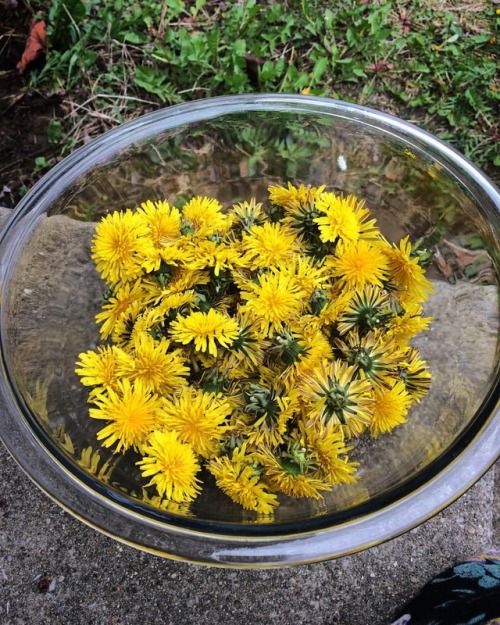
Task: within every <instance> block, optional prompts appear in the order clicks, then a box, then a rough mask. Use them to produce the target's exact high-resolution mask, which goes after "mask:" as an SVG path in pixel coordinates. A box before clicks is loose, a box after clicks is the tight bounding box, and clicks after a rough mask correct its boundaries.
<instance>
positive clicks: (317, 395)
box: [299, 360, 372, 438]
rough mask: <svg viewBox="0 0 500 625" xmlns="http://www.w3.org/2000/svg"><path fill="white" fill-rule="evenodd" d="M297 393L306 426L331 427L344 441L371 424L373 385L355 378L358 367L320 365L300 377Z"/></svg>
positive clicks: (333, 363)
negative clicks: (298, 392)
mask: <svg viewBox="0 0 500 625" xmlns="http://www.w3.org/2000/svg"><path fill="white" fill-rule="evenodd" d="M299 390H300V392H301V393H302V397H303V400H304V403H305V406H304V408H305V411H306V414H307V418H308V424H311V425H312V424H317V425H321V426H323V427H326V428H329V427H334V429H337V430H339V431H342V432H343V433H344V434H345V436H346V437H347V438H350V437H352V436H358V435H359V434H361V433H362V432H363V431H364V430H365V429H366V427H367V426H368V425H369V424H370V419H371V408H370V406H371V403H372V384H371V382H370V381H369V380H367V379H359V378H358V376H357V367H353V366H349V365H348V364H347V363H346V362H344V361H342V360H333V361H332V362H331V363H329V362H323V363H321V365H320V366H319V367H317V368H316V369H314V371H313V373H312V374H311V375H310V376H305V377H304V378H303V380H302V381H301V385H300V389H299ZM336 426H339V427H336Z"/></svg>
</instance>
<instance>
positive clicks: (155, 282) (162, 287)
mask: <svg viewBox="0 0 500 625" xmlns="http://www.w3.org/2000/svg"><path fill="white" fill-rule="evenodd" d="M209 282H210V274H209V272H208V271H190V270H188V269H186V268H185V267H182V268H180V267H173V268H171V274H170V277H169V279H168V280H166V281H165V280H162V279H160V280H159V279H158V277H156V276H154V274H150V275H149V276H148V277H147V278H144V279H143V280H142V281H141V286H142V287H143V289H144V290H145V292H146V295H145V298H146V301H148V302H151V303H154V304H158V303H160V302H161V301H162V300H163V299H164V298H166V297H170V296H171V295H173V294H174V293H183V292H184V291H188V290H190V289H193V288H194V287H195V286H200V285H202V284H208V283H209Z"/></svg>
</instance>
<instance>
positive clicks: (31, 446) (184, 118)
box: [0, 94, 500, 567]
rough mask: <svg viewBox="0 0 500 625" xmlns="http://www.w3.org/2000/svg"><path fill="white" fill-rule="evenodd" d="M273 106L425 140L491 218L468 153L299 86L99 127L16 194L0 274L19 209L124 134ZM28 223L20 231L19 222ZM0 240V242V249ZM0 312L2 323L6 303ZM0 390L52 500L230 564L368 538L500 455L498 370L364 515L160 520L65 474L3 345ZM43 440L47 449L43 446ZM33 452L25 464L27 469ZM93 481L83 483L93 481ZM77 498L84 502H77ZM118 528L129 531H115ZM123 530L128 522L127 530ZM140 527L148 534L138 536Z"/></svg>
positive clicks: (94, 521)
mask: <svg viewBox="0 0 500 625" xmlns="http://www.w3.org/2000/svg"><path fill="white" fill-rule="evenodd" d="M257 111H264V112H265V111H268V112H269V111H272V112H283V113H287V112H288V113H293V114H297V113H305V114H319V115H326V116H333V117H335V118H337V119H339V118H340V119H342V118H344V119H346V120H349V121H356V122H358V123H360V124H362V125H365V126H370V127H373V128H376V129H378V130H379V131H381V132H384V133H386V134H392V135H394V136H397V137H398V138H399V139H403V140H404V141H405V142H406V143H407V144H408V147H409V148H410V149H411V147H412V146H414V147H415V148H417V149H418V148H419V147H420V148H422V147H424V148H425V149H426V150H427V151H430V152H432V153H433V154H436V155H438V156H439V157H440V159H441V160H444V161H446V163H447V166H448V167H449V170H450V171H451V172H452V173H453V174H454V175H455V176H456V177H457V178H458V179H459V180H461V181H462V183H463V184H464V185H466V186H467V189H468V191H469V192H470V193H471V194H474V195H475V197H477V198H479V199H480V200H481V202H482V203H483V206H484V210H485V212H486V215H487V216H488V217H489V218H490V219H491V221H492V222H493V223H495V224H497V226H496V229H497V230H498V223H499V219H500V192H499V191H498V189H497V188H496V187H495V185H494V184H493V183H492V182H491V181H490V180H489V179H488V178H487V177H486V176H485V175H484V174H483V173H482V172H481V171H480V170H479V169H478V168H476V167H475V166H474V165H473V164H472V163H471V162H470V161H469V160H468V159H466V158H465V157H464V156H463V155H461V154H460V153H459V152H457V151H456V150H454V149H453V148H452V147H451V146H449V145H448V144H446V143H444V142H443V141H441V140H439V139H437V138H436V137H434V136H433V135H431V134H430V133H427V132H425V131H423V130H421V129H420V128H418V127H417V126H414V125H413V124H410V123H408V122H405V121H403V120H401V119H398V118H396V117H393V116H391V115H387V114H384V113H381V112H378V111H376V110H373V109H370V108H367V107H362V106H359V105H354V104H350V103H347V102H343V101H338V100H331V99H328V98H319V97H313V96H305V95H286V94H276V95H275V94H262V95H242V96H228V97H220V98H209V99H205V100H197V101H193V102H189V103H187V104H181V105H177V106H172V107H167V108H165V109H160V110H158V111H155V112H153V113H149V114H147V115H144V116H142V117H139V118H137V119H135V120H132V121H130V122H127V123H125V124H123V125H122V126H120V127H118V128H116V129H113V130H110V131H108V132H107V133H105V134H103V135H102V136H100V137H98V138H97V139H94V140H93V141H91V142H90V143H89V144H87V145H86V146H83V147H81V148H79V149H78V150H76V151H75V152H74V153H72V154H71V155H69V156H68V157H66V158H65V159H64V160H63V161H61V163H59V164H58V165H56V166H55V167H54V168H53V169H52V170H51V171H49V172H48V173H47V174H46V175H45V176H44V177H43V178H42V179H41V180H40V181H39V182H38V183H37V184H36V185H35V186H34V187H33V189H32V190H31V191H30V192H29V193H28V194H27V195H26V196H25V198H24V199H23V200H22V201H21V202H20V204H19V205H18V207H17V208H16V209H15V211H14V212H13V214H12V216H11V217H10V219H9V220H8V222H7V224H6V225H5V226H4V228H3V230H2V232H1V233H0V259H1V260H2V266H1V269H0V271H1V274H0V277H1V278H2V279H1V282H2V283H3V282H4V280H5V278H6V277H7V275H8V272H9V260H10V259H12V258H15V255H16V253H17V251H18V250H19V248H20V247H21V246H22V243H23V240H24V237H22V236H21V237H19V238H18V240H17V241H16V242H14V243H13V242H12V241H10V242H9V241H8V240H7V239H8V234H9V232H11V230H12V228H14V227H15V225H16V224H17V223H18V222H19V220H21V219H23V218H24V217H26V216H27V215H28V213H29V214H30V220H31V222H30V223H34V221H35V220H36V218H37V217H38V216H39V215H41V214H43V213H44V212H46V211H47V210H48V209H49V208H50V206H51V204H52V203H53V201H54V199H55V198H57V197H58V196H59V194H60V193H61V192H62V190H64V189H65V188H68V186H69V185H71V184H72V183H74V182H75V181H76V180H77V179H78V178H79V177H80V176H82V175H83V174H85V173H86V172H88V171H89V170H91V169H93V168H95V167H96V166H97V165H99V164H104V163H106V161H107V160H108V159H109V158H110V157H112V156H114V155H116V154H118V153H119V152H120V150H122V149H124V148H126V147H127V146H129V145H130V144H131V143H134V142H135V141H141V140H144V139H145V138H147V137H151V136H154V135H156V134H158V133H160V132H165V131H167V130H169V129H173V128H177V127H179V126H184V125H187V124H192V123H196V122H203V121H207V120H210V119H214V118H218V117H221V116H223V115H229V114H232V113H242V112H244V113H252V112H257ZM27 232H30V229H29V228H27ZM2 248H4V249H2ZM0 314H1V318H2V320H3V318H4V316H5V315H6V312H5V310H1V307H0ZM2 343H3V338H2ZM1 366H2V376H1V378H0V397H2V399H3V400H4V404H5V406H4V410H5V411H6V418H5V419H3V421H2V423H3V425H2V426H0V439H1V440H2V441H3V442H4V444H5V446H6V447H7V449H8V450H9V452H10V453H11V455H12V456H13V457H14V458H15V460H16V461H17V462H18V464H19V465H20V466H21V468H22V469H23V470H24V471H25V472H26V473H27V474H28V476H29V477H30V478H31V479H32V480H33V481H34V482H35V483H36V484H37V485H38V486H39V487H40V488H41V489H42V490H44V492H46V494H48V495H49V496H50V497H51V498H52V499H54V500H55V501H56V502H57V503H58V504H59V505H61V506H62V507H63V508H65V509H66V510H68V511H69V512H71V513H72V514H73V515H75V516H77V517H78V518H80V519H81V520H82V521H84V522H86V523H88V524H90V525H92V526H94V527H96V528H97V529H99V530H100V531H102V532H104V533H106V534H109V535H111V536H113V537H115V538H117V539H118V540H121V541H123V542H126V543H129V544H132V545H134V546H136V547H140V548H143V549H145V550H148V551H152V552H155V553H160V554H162V555H167V556H169V557H173V558H180V559H183V560H187V561H193V562H199V563H208V564H211V565H220V566H233V567H272V566H285V565H291V564H305V563H310V562H315V561H321V560H324V559H328V558H332V557H339V556H343V555H347V554H348V553H353V552H355V551H358V550H361V549H364V548H367V547H369V546H373V545H375V544H378V543H380V542H382V541H384V540H388V539H390V538H392V537H394V536H397V535H399V534H401V533H403V532H405V531H407V530H409V529H411V528H412V527H415V526H416V525H418V524H420V523H421V522H423V521H425V520H427V519H428V518H430V517H431V516H433V515H434V514H436V513H437V512H439V511H440V510H441V509H443V508H444V507H446V506H447V505H448V504H450V503H451V502H452V501H454V500H455V499H456V498H458V497H459V496H460V495H461V494H463V493H464V492H465V491H466V490H467V489H468V488H469V487H470V486H471V485H472V484H473V483H474V482H475V481H477V480H478V479H479V478H480V477H481V476H482V475H483V473H484V472H485V471H486V470H487V469H488V468H489V467H490V466H491V465H492V464H493V463H494V462H495V461H496V460H497V458H498V455H499V453H500V408H499V401H498V395H499V385H500V382H499V372H498V371H497V372H496V379H495V383H494V384H493V385H492V388H491V390H490V393H489V395H488V397H487V398H486V399H485V401H484V402H483V405H482V406H481V409H480V410H479V411H478V414H477V415H476V418H475V419H474V421H473V422H472V423H471V424H470V426H469V427H468V428H467V430H466V431H465V432H464V433H463V434H462V435H461V437H460V438H459V439H458V440H457V441H456V443H455V444H454V445H453V447H452V449H450V450H449V451H448V452H447V453H446V454H444V455H443V456H442V457H441V458H439V459H438V460H437V461H435V462H434V463H432V464H431V465H429V466H428V467H426V469H425V470H424V471H422V472H421V473H420V474H419V475H418V476H417V477H416V478H415V479H412V480H410V481H409V482H408V483H407V484H405V485H404V486H405V488H402V489H399V488H398V489H395V492H394V493H391V494H390V496H388V497H387V500H386V501H385V502H379V503H380V504H381V507H380V508H379V509H376V510H375V511H374V512H370V511H369V510H368V511H366V513H365V510H364V508H363V507H360V516H359V517H357V518H354V519H350V520H348V521H345V522H340V523H338V524H337V525H335V526H333V527H328V516H327V517H325V518H324V519H323V520H322V522H320V523H317V522H316V523H315V522H311V523H310V524H308V523H306V524H304V527H301V528H297V527H293V524H282V525H278V527H274V528H271V526H269V527H268V528H267V530H266V529H265V528H266V526H265V525H263V526H260V528H259V527H258V526H236V525H235V526H231V525H230V524H217V523H206V524H204V523H201V524H198V523H196V522H195V523H194V524H192V523H190V522H189V521H187V522H186V523H185V524H183V523H182V524H178V523H176V522H174V523H172V524H169V523H164V522H161V521H159V520H158V519H155V518H154V515H151V516H144V515H143V514H140V513H138V512H137V511H136V510H135V509H134V508H133V507H130V506H127V505H120V503H119V502H118V501H116V500H115V501H111V500H110V499H109V498H108V497H106V496H105V494H104V492H103V490H104V489H100V488H98V487H97V488H96V487H95V484H92V482H93V480H91V479H90V478H88V477H87V478H86V479H85V478H84V479H82V477H83V474H82V475H77V474H78V471H77V472H76V473H75V474H74V473H73V471H72V470H71V468H70V467H68V466H66V465H67V464H68V463H67V461H65V459H64V458H63V457H62V455H61V454H59V453H58V452H57V450H56V448H55V446H54V445H52V444H50V441H45V443H44V442H43V439H44V438H45V436H44V435H43V433H42V432H41V430H40V429H39V428H38V430H39V432H38V433H37V428H36V427H33V426H34V425H36V424H34V420H33V419H32V417H31V416H30V414H29V411H28V409H27V408H26V406H24V403H23V401H22V398H21V397H19V395H18V393H17V391H16V389H15V388H12V386H11V385H10V384H9V374H8V370H7V364H6V362H5V360H4V353H3V348H2V361H1ZM49 449H51V451H52V453H51V452H50V451H49ZM33 458H35V459H36V463H35V464H36V467H37V468H36V470H34V469H33V466H34V463H33ZM93 486H94V487H93ZM82 502H83V503H82ZM126 527H128V529H125V528H126ZM131 527H132V528H133V529H132V530H130V528H131ZM145 533H147V535H148V539H147V540H146V539H144V538H142V537H141V534H142V535H144V534H145Z"/></svg>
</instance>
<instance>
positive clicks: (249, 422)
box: [235, 384, 300, 447]
mask: <svg viewBox="0 0 500 625" xmlns="http://www.w3.org/2000/svg"><path fill="white" fill-rule="evenodd" d="M243 396H244V406H243V410H242V412H241V413H240V415H239V418H238V415H236V418H235V424H236V425H237V426H238V427H241V432H242V434H243V435H244V437H245V439H246V440H247V441H248V444H249V445H251V446H259V445H261V444H264V445H270V446H271V447H275V446H277V445H279V444H281V443H282V442H283V436H284V434H285V431H286V428H287V424H288V423H289V422H290V421H291V419H292V418H293V416H294V414H295V413H296V412H298V411H299V408H300V406H299V396H298V392H297V390H291V391H290V393H288V394H285V393H284V392H283V391H281V390H280V389H276V388H272V387H268V386H264V385H261V384H249V385H248V386H247V387H246V388H244V389H243Z"/></svg>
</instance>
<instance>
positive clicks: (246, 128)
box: [0, 95, 500, 567]
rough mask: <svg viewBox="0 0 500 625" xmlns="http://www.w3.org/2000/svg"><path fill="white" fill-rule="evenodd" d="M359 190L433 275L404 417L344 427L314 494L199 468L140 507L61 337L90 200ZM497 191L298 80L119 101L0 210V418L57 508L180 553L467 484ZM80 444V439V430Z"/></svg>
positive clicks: (417, 517) (432, 142) (413, 519)
mask: <svg viewBox="0 0 500 625" xmlns="http://www.w3.org/2000/svg"><path fill="white" fill-rule="evenodd" d="M288 181H292V182H293V183H294V184H304V185H311V186H319V185H321V184H326V185H327V187H328V188H329V189H331V190H333V191H336V192H343V193H344V194H348V193H352V194H354V195H356V196H357V197H358V198H359V199H363V200H365V201H366V205H367V206H368V207H369V208H370V209H371V210H372V212H373V215H374V216H375V217H376V218H377V220H378V224H379V226H380V228H381V230H382V232H383V234H384V235H385V236H386V237H387V238H388V239H389V240H390V241H398V240H399V239H401V238H402V237H404V236H406V235H407V234H408V235H410V237H411V239H412V240H417V239H419V238H424V239H425V241H426V242H427V243H428V244H429V245H430V246H431V247H432V250H433V252H434V262H433V265H432V266H431V267H430V269H429V272H428V277H429V279H431V280H432V282H433V283H434V285H435V293H434V295H432V296H431V297H430V299H429V301H428V303H427V304H426V307H425V310H424V314H426V315H427V314H429V315H433V316H434V321H433V323H432V326H431V329H430V330H429V331H428V332H424V333H422V335H419V337H418V339H417V341H416V345H417V347H418V349H419V350H420V352H421V354H422V357H423V358H424V359H425V360H426V361H427V363H428V365H429V367H430V370H431V372H432V376H433V377H432V385H431V390H430V392H429V394H428V395H427V396H426V397H425V398H424V399H423V401H422V402H421V403H420V404H419V405H417V406H416V407H414V408H413V409H412V412H411V415H410V418H409V419H408V422H407V423H405V424H404V425H401V426H399V427H397V428H396V429H395V430H394V431H393V433H392V434H390V435H388V436H383V437H379V438H378V439H377V440H376V441H369V440H365V439H364V437H361V438H360V439H359V441H358V443H357V446H356V448H355V450H354V452H353V456H352V459H353V460H356V459H357V458H360V457H362V458H363V462H362V464H361V466H360V470H359V475H360V479H359V481H358V482H357V483H356V484H351V485H343V486H339V487H337V488H334V489H333V491H332V492H331V493H328V494H326V495H325V497H324V500H322V501H319V502H318V501H316V500H311V499H300V500H297V499H287V498H284V499H283V501H282V502H281V505H280V506H279V508H278V509H277V512H276V514H275V516H274V518H273V519H272V520H266V519H261V518H259V517H257V516H256V515H255V514H254V513H252V512H248V511H245V510H242V509H241V508H240V507H239V506H237V505H235V504H233V503H232V502H231V501H230V500H229V499H228V498H227V497H226V496H225V495H223V494H220V493H219V492H218V491H216V490H214V489H211V488H206V489H205V490H204V491H203V494H202V495H201V496H200V497H199V498H198V499H197V500H196V502H195V503H194V505H193V506H192V507H191V509H190V511H189V512H184V511H183V510H182V509H173V510H171V511H166V510H159V509H157V508H155V507H153V506H152V505H150V503H148V501H146V500H144V498H143V497H142V495H141V493H142V487H143V485H144V484H143V483H142V482H141V480H140V476H138V475H137V471H134V470H133V469H131V466H132V467H133V465H131V464H130V463H127V459H126V457H122V456H120V457H117V456H116V455H113V454H111V453H109V454H108V455H106V453H105V452H102V453H101V455H100V457H99V458H98V457H97V456H96V455H94V452H95V450H97V449H98V445H97V442H96V431H97V429H99V427H101V425H99V424H97V427H96V423H95V422H94V420H92V419H89V418H88V404H87V390H86V389H84V388H83V387H82V386H81V385H80V382H79V379H78V377H77V376H76V374H75V362H76V360H77V358H78V354H79V353H80V352H82V351H85V350H87V349H91V348H92V347H94V346H95V345H96V344H97V343H98V340H99V334H98V327H97V326H96V324H95V321H94V317H95V314H96V312H98V311H99V307H100V305H101V303H102V296H103V284H102V282H101V280H100V278H99V276H98V274H97V273H96V271H95V269H94V266H93V263H92V262H91V260H90V241H91V237H92V234H93V231H94V228H95V225H96V222H97V220H98V219H99V218H100V217H101V216H103V215H105V214H107V213H108V212H109V211H112V210H115V209H126V208H131V209H134V208H135V207H136V206H138V205H140V204H141V203H142V202H144V201H146V200H148V199H153V200H158V199H167V200H169V202H171V203H176V202H178V201H182V200H183V199H185V198H188V197H191V196H193V195H198V194H201V195H208V196H211V197H215V198H217V199H218V200H219V201H220V202H221V203H222V204H223V205H224V206H231V205H232V204H233V203H234V202H236V201H241V200H248V199H249V198H250V197H251V196H255V197H256V198H257V200H259V201H262V200H265V198H266V197H267V195H266V194H267V187H268V186H269V185H270V184H286V183H287V182H288ZM499 234H500V195H499V192H498V190H497V189H496V188H495V187H494V185H493V184H492V183H491V182H490V181H489V180H488V179H487V178H486V177H485V176H484V175H483V174H482V173H481V172H480V171H479V170H478V169H476V168H475V167H474V166H473V165H472V164H471V163H470V162H469V161H467V160H466V159H465V158H464V157H462V156H461V155H460V154H459V153H457V152H456V151H455V150H453V149H452V148H450V147H449V146H448V145H446V144H445V143H443V142H441V141H439V140H438V139H436V138H435V137H433V136H431V135H430V134H428V133H426V132H424V131H422V130H420V129H419V128H417V127H415V126H413V125H411V124H409V123H406V122H404V121H401V120H399V119H397V118H395V117H391V116H388V115H385V114H382V113H379V112H376V111H374V110H370V109H368V108H363V107H359V106H355V105H352V104H347V103H345V102H339V101H333V100H328V99H323V98H316V97H309V96H288V95H253V96H235V97H224V98H214V99H208V100H201V101H196V102H192V103H189V104H183V105H179V106H174V107H170V108H166V109H164V110H160V111H157V112H155V113H152V114H149V115H145V116H144V117H141V118H138V119H135V120H134V121H131V122H129V123H126V124H124V125H123V126H121V127H119V128H117V129H115V130H112V131H110V132H108V133H106V134H104V135H103V136H101V137H99V138H98V139H96V140H94V141H92V142H91V143H89V144H88V145H86V146H84V147H82V148H80V149H79V150H77V151H76V152H75V153H73V154H72V155H71V156H69V157H68V158H66V159H65V160H63V161H62V162H61V163H59V164H58V165H57V166H56V167H54V169H53V170H52V171H50V172H49V173H48V174H47V175H46V176H45V177H44V178H43V179H42V180H41V181H40V182H39V183H38V184H37V185H36V186H35V187H34V188H33V189H32V190H31V191H30V192H29V193H28V194H27V195H26V197H25V198H24V199H23V201H22V202H21V203H20V204H19V206H18V208H17V209H16V210H15V212H14V214H13V215H12V217H11V218H10V220H9V221H8V223H7V225H6V227H5V228H4V229H3V232H2V234H1V239H0V261H1V284H2V293H1V311H0V312H1V355H2V358H1V366H2V375H1V379H0V395H1V401H2V403H3V408H2V419H1V421H0V436H1V438H2V440H3V442H4V443H5V445H6V447H7V448H8V449H9V451H10V453H11V454H12V456H13V457H14V458H15V459H16V460H17V462H18V463H19V464H20V466H21V467H22V468H23V469H24V470H25V471H26V473H27V474H28V475H29V476H30V477H31V478H32V479H33V480H34V482H35V483H36V484H37V485H38V486H39V487H40V488H42V489H43V490H44V491H45V492H46V493H47V494H48V495H49V496H51V497H52V498H53V499H54V500H55V501H56V502H57V503H59V504H60V505H61V506H62V507H63V508H65V509H66V510H68V511H69V512H71V513H73V514H74V515H75V516H77V517H79V518H80V519H81V520H82V521H84V522H86V523H88V524H90V525H92V526H94V527H95V528H97V529H99V530H101V531H102V532H104V533H106V534H108V535H111V536H113V537H115V538H117V539H119V540H121V541H124V542H126V543H129V544H132V545H134V546H137V547H140V548H143V549H145V550H147V551H150V552H154V553H158V554H161V555H165V556H168V557H173V558H178V559H182V560H187V561H192V562H198V563H207V564H212V565H220V566H232V567H273V566H285V565H291V564H302V563H310V562H316V561H321V560H324V559H328V558H333V557H338V556H343V555H346V554H349V553H353V552H355V551H358V550H361V549H364V548H367V547H370V546H372V545H375V544H377V543H379V542H381V541H384V540H387V539H389V538H392V537H394V536H396V535H398V534H401V533H403V532H405V531H407V530H408V529H410V528H412V527H415V526H416V525H417V524H419V523H421V522H423V521H425V520H426V519H428V518H429V517H430V516H432V515H433V514H435V513H436V512H438V511H439V510H441V509H442V508H443V507H444V506H446V505H448V504H449V503H450V502H452V501H453V500H454V499H456V498H457V497H459V496H460V495H461V494H462V493H463V492H464V491H465V490H466V489H467V488H469V487H470V486H471V485H472V484H473V483H474V482H475V481H476V480H477V479H478V478H479V477H480V476H481V475H482V474H483V473H484V472H485V471H486V470H487V469H488V468H489V467H490V466H491V465H492V463H493V462H495V460H496V459H497V457H498V452H499V446H500V445H499V443H500V427H499V426H500V413H499V410H498V386H499V366H498V364H499V358H498V350H497V345H498V325H499V315H498V280H497V278H498V261H499V251H500V247H499ZM90 448H91V449H90Z"/></svg>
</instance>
